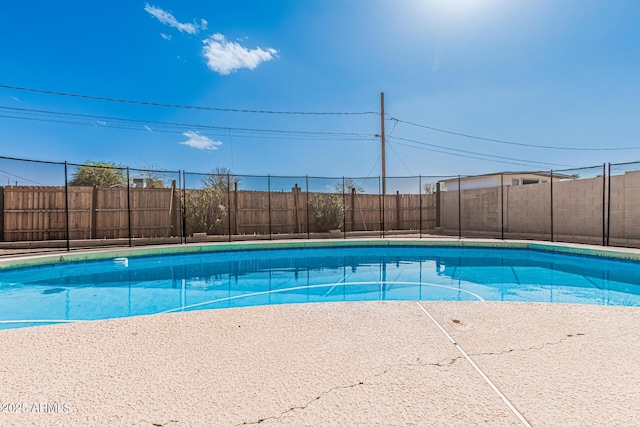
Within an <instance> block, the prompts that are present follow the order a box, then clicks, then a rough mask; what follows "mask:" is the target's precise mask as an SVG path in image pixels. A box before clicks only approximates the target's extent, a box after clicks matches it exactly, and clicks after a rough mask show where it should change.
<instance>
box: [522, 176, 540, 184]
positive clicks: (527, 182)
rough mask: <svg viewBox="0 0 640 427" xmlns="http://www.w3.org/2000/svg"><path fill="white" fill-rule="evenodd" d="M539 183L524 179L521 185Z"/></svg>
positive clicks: (534, 180) (537, 180)
mask: <svg viewBox="0 0 640 427" xmlns="http://www.w3.org/2000/svg"><path fill="white" fill-rule="evenodd" d="M539 183H540V180H539V179H524V178H522V185H528V184H539Z"/></svg>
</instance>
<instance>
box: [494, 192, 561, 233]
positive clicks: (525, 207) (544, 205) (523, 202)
mask: <svg viewBox="0 0 640 427" xmlns="http://www.w3.org/2000/svg"><path fill="white" fill-rule="evenodd" d="M556 186H557V183H554V190H555V187H556ZM550 187H551V184H549V183H545V184H530V185H519V186H516V187H506V188H505V192H504V207H505V209H504V212H505V217H504V228H505V232H509V233H531V234H543V235H544V234H550V232H551V188H550Z"/></svg>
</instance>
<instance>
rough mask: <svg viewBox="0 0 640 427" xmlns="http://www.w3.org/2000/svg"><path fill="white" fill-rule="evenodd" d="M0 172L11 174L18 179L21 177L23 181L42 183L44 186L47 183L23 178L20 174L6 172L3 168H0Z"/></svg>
mask: <svg viewBox="0 0 640 427" xmlns="http://www.w3.org/2000/svg"><path fill="white" fill-rule="evenodd" d="M0 172H2V173H6V174H7V175H11V176H13V177H16V178H19V179H21V180H23V181H28V182H32V183H34V184H38V185H43V186H46V185H47V184H43V183H41V182H38V181H33V180H31V179H29V178H25V177H23V176H20V175H16V174H14V173H11V172H7V171H5V170H1V169H0Z"/></svg>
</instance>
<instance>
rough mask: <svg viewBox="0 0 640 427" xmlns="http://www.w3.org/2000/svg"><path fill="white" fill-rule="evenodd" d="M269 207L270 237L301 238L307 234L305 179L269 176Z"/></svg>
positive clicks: (301, 177) (302, 177)
mask: <svg viewBox="0 0 640 427" xmlns="http://www.w3.org/2000/svg"><path fill="white" fill-rule="evenodd" d="M269 189H270V190H269V207H270V212H271V238H272V239H302V238H305V239H306V238H307V234H308V225H309V224H308V221H307V214H308V200H307V194H308V193H307V179H306V177H304V176H298V177H295V176H293V177H291V176H270V177H269Z"/></svg>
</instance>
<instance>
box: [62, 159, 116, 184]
mask: <svg viewBox="0 0 640 427" xmlns="http://www.w3.org/2000/svg"><path fill="white" fill-rule="evenodd" d="M69 185H73V186H94V185H95V186H98V187H111V186H114V185H124V186H126V185H127V173H126V172H125V170H124V169H123V168H122V166H119V165H117V164H115V163H109V162H92V161H87V162H86V163H85V164H84V165H81V166H78V168H77V169H76V171H75V172H74V173H73V175H72V176H71V179H70V180H69Z"/></svg>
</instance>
